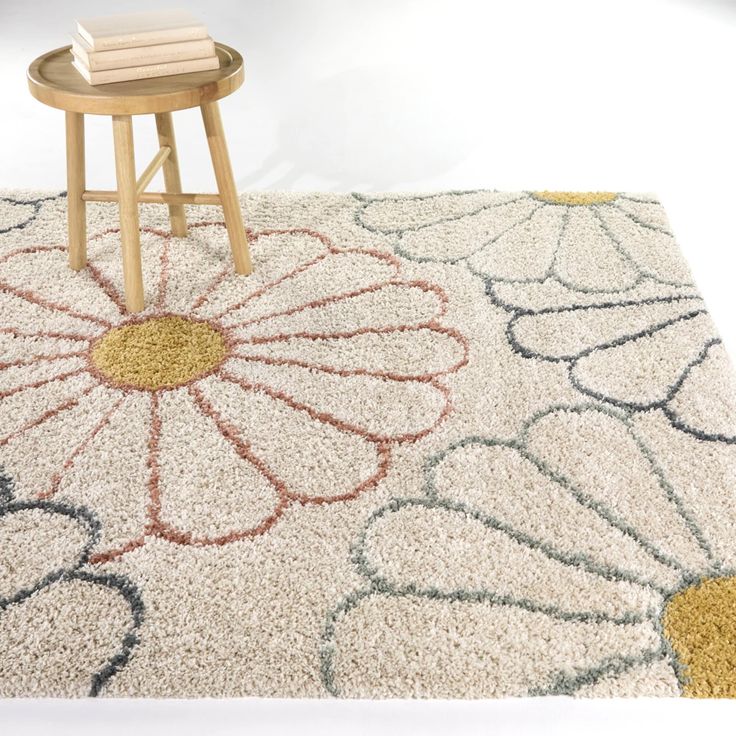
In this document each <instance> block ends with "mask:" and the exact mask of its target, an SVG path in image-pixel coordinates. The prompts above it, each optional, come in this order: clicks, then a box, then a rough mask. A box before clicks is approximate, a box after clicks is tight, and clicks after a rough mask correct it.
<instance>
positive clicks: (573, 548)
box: [433, 440, 680, 587]
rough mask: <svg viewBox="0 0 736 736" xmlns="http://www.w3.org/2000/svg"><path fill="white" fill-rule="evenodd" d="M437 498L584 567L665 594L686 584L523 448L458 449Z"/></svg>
mask: <svg viewBox="0 0 736 736" xmlns="http://www.w3.org/2000/svg"><path fill="white" fill-rule="evenodd" d="M433 490H434V492H436V493H437V494H438V497H439V498H442V499H448V500H450V501H457V502H461V503H465V504H467V505H468V506H470V507H471V508H473V509H477V510H479V511H480V512H482V513H483V514H485V515H488V516H490V517H492V518H494V519H496V520H498V521H499V522H501V523H502V524H504V525H506V526H507V527H510V528H511V529H513V530H515V531H517V532H519V533H521V534H523V535H525V536H527V537H530V538H532V539H534V540H535V541H537V542H538V543H540V544H544V545H546V546H547V547H549V548H551V549H554V550H555V551H557V552H558V553H560V554H563V555H565V556H567V557H568V558H569V559H571V560H575V561H577V562H578V564H583V565H587V566H590V565H591V564H592V565H593V566H594V567H595V568H597V569H602V570H606V571H609V572H611V573H613V574H614V575H619V576H627V577H629V578H631V577H635V578H636V579H637V580H642V581H647V582H651V583H653V584H655V585H659V586H665V587H674V586H675V585H676V584H677V583H678V581H679V579H680V576H679V575H678V574H677V572H676V571H675V570H673V569H672V568H671V567H666V566H665V565H663V564H661V563H659V562H657V561H656V560H654V559H653V558H652V556H651V555H650V554H649V553H648V552H647V551H646V550H644V549H642V547H641V546H640V545H639V544H637V543H636V541H635V540H634V539H632V538H631V537H629V536H627V535H626V534H624V533H623V532H622V531H621V530H620V529H618V528H615V527H614V526H613V525H612V524H610V523H609V521H607V520H605V519H604V518H603V517H601V516H600V515H599V514H597V513H596V512H595V511H594V510H593V509H592V507H591V505H590V504H586V503H584V502H582V501H580V500H579V499H576V498H575V496H574V495H573V493H572V492H571V491H570V490H568V489H567V488H565V487H564V486H562V485H561V484H560V483H558V482H556V481H555V480H554V479H553V478H551V477H549V476H548V475H545V474H543V473H542V472H541V470H540V469H539V467H538V466H537V465H536V464H535V463H533V462H532V461H531V460H530V459H528V458H527V457H525V456H524V454H523V453H522V452H521V451H520V450H518V449H516V448H513V447H509V446H506V445H499V444H487V443H484V442H483V441H481V440H479V441H477V442H472V443H468V444H466V445H463V446H460V447H457V448H456V449H454V450H452V451H450V452H449V453H448V454H447V455H445V456H444V457H443V458H442V460H440V462H439V464H438V465H437V467H436V468H435V470H434V481H433Z"/></svg>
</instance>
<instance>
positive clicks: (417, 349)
mask: <svg viewBox="0 0 736 736" xmlns="http://www.w3.org/2000/svg"><path fill="white" fill-rule="evenodd" d="M235 354H236V355H242V356H249V357H251V358H257V357H261V358H265V359H267V360H268V361H273V362H280V361H281V362H286V363H290V362H291V363H297V364H299V365H303V366H305V367H310V366H311V367H314V368H326V369H328V370H331V371H335V372H351V371H352V372H368V373H371V374H383V375H390V376H392V377H397V376H398V377H415V378H416V377H421V376H424V377H426V376H432V375H439V374H441V373H442V372H444V371H447V370H449V369H451V368H452V367H454V366H456V365H458V364H459V363H460V362H461V361H462V360H463V359H464V355H465V350H464V347H463V342H462V341H461V339H460V337H458V336H456V335H455V333H452V332H449V331H448V332H445V331H442V330H439V329H437V328H434V329H432V328H419V329H408V330H402V329H401V328H397V329H396V330H395V331H393V332H364V333H359V334H352V335H350V336H345V337H342V336H340V337H320V338H311V337H310V338H307V337H289V338H287V339H283V340H274V341H271V342H258V343H256V344H253V343H247V342H244V343H242V344H240V345H238V346H237V348H236V350H235Z"/></svg>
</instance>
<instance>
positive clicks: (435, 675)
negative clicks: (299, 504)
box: [323, 595, 659, 698]
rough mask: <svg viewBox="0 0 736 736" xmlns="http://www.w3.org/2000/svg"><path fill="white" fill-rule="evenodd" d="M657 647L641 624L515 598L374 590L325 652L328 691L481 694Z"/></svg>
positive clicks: (338, 625) (521, 687)
mask: <svg viewBox="0 0 736 736" xmlns="http://www.w3.org/2000/svg"><path fill="white" fill-rule="evenodd" d="M658 646H659V638H658V635H657V633H656V631H655V630H654V628H653V627H652V626H651V624H649V623H641V624H628V625H616V624H613V623H606V622H601V623H582V622H573V621H565V620H562V619H559V618H554V617H550V616H546V615H545V614H543V613H536V612H531V611H528V610H524V609H523V608H519V607H513V606H501V605H491V604H486V603H484V604H478V603H473V602H462V601H449V600H442V599H434V600H433V599H431V598H424V597H416V596H401V595H399V596H390V595H372V596H366V597H363V598H361V599H358V600H357V601H355V602H354V603H353V605H352V606H351V607H350V608H349V609H348V610H347V612H345V613H344V614H342V615H340V616H339V617H337V620H336V622H335V623H334V632H333V637H332V638H331V639H330V640H328V642H326V646H325V648H324V649H323V657H324V660H323V661H325V663H326V667H325V668H324V669H325V670H326V671H327V672H328V673H329V676H330V685H331V689H332V691H333V692H334V693H335V694H337V695H340V696H344V697H371V698H388V697H406V696H407V695H408V694H411V695H412V696H413V697H433V698H438V697H439V698H489V697H510V696H521V695H527V694H528V693H530V692H532V691H535V690H537V689H545V688H547V687H549V686H551V685H552V684H553V683H554V682H555V681H556V680H558V679H559V677H560V675H561V674H564V675H567V676H568V677H575V676H576V675H577V674H578V673H581V672H584V671H586V670H588V669H589V668H591V667H592V666H594V665H595V664H596V663H598V662H600V661H601V660H603V659H605V658H616V657H619V658H633V659H637V658H640V657H642V656H643V655H644V653H646V652H648V651H650V650H651V649H652V648H656V647H658ZM563 662H564V663H565V668H566V669H565V671H564V672H563V673H561V672H560V666H561V663H563ZM407 687H410V688H411V691H407Z"/></svg>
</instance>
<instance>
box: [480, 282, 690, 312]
mask: <svg viewBox="0 0 736 736" xmlns="http://www.w3.org/2000/svg"><path fill="white" fill-rule="evenodd" d="M487 291H488V293H489V296H490V297H491V298H492V300H493V301H494V302H495V303H496V304H498V305H499V306H502V307H503V308H504V309H506V310H508V311H531V312H541V311H544V310H546V309H561V308H565V307H568V308H569V307H571V306H573V305H577V306H588V305H591V306H599V305H602V304H608V303H610V302H611V301H613V300H615V301H644V300H654V299H661V298H662V297H690V296H691V297H697V296H698V294H697V293H696V292H695V290H694V289H691V288H687V287H675V286H668V285H665V284H659V283H656V282H653V281H650V280H644V281H642V282H641V283H639V284H637V285H636V286H633V287H631V288H629V289H626V290H625V291H619V292H580V291H575V290H573V289H568V288H567V287H566V286H564V285H563V284H561V283H560V282H559V281H557V280H556V279H554V278H550V279H547V280H546V281H542V282H531V283H528V284H526V283H520V282H512V283H504V282H502V281H498V282H494V283H492V284H491V285H490V287H487Z"/></svg>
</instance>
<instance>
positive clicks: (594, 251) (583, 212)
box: [555, 207, 640, 291]
mask: <svg viewBox="0 0 736 736" xmlns="http://www.w3.org/2000/svg"><path fill="white" fill-rule="evenodd" d="M555 273H556V274H557V276H558V278H560V279H561V280H562V281H563V282H564V283H565V284H566V285H567V286H570V287H571V288H574V289H579V290H580V291H585V290H597V291H620V290H621V289H628V288H630V287H632V286H634V285H635V284H636V283H637V281H638V280H639V278H640V276H639V273H638V272H637V270H636V268H634V267H633V266H632V264H631V263H630V261H629V259H628V258H627V257H626V255H624V254H622V253H621V251H620V250H619V248H618V247H617V245H616V243H615V242H614V241H613V240H612V239H611V238H610V236H609V235H608V233H607V232H606V231H605V230H604V229H603V227H602V225H601V223H600V222H599V221H598V219H597V218H596V216H595V213H594V211H593V210H592V209H589V208H587V207H572V208H570V209H569V210H568V220H567V224H566V225H565V230H564V233H563V235H562V239H561V241H560V248H559V250H558V252H557V258H556V260H555Z"/></svg>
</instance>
